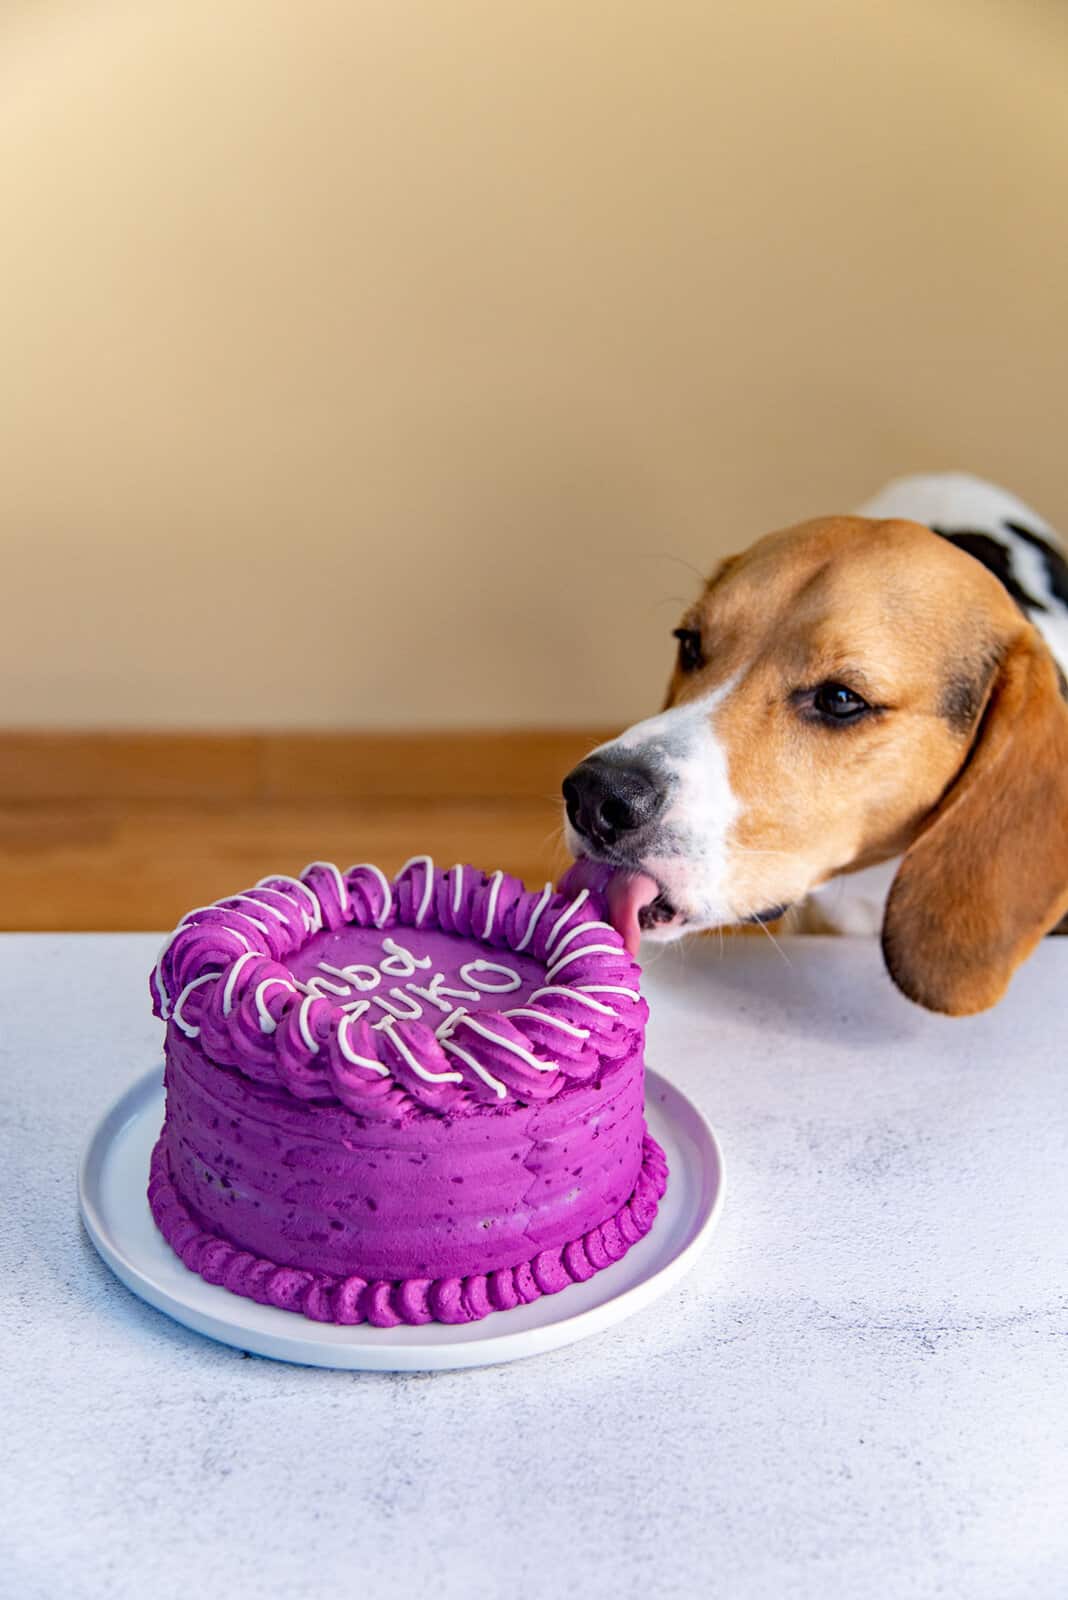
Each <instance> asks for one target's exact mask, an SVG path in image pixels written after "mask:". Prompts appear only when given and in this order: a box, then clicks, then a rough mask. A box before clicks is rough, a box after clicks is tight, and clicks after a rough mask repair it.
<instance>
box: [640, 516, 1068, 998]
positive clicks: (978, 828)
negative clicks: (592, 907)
mask: <svg viewBox="0 0 1068 1600" xmlns="http://www.w3.org/2000/svg"><path fill="white" fill-rule="evenodd" d="M683 625H684V626H685V627H687V628H694V629H699V630H700V633H701V636H702V640H703V641H704V644H705V651H706V656H707V659H708V665H707V666H706V667H704V668H702V669H699V670H698V671H696V672H690V673H687V674H683V673H682V672H680V671H678V670H676V672H675V674H674V675H673V677H672V680H671V684H670V686H669V691H668V698H667V704H668V705H669V706H670V705H674V704H678V703H680V702H682V701H685V700H688V699H690V698H692V697H694V696H697V695H703V694H707V693H708V692H709V691H710V690H711V689H713V688H715V687H717V686H720V685H724V684H726V683H728V682H730V681H731V680H736V681H734V682H733V686H732V687H731V689H730V692H729V694H728V695H727V697H726V699H725V700H724V701H723V703H722V704H721V706H720V708H719V710H718V712H717V717H716V731H717V735H718V737H719V738H720V739H721V740H722V742H723V743H724V745H725V747H726V749H727V752H728V760H729V768H730V781H731V786H732V788H733V790H734V792H735V793H736V794H737V796H738V797H739V799H740V801H741V802H742V808H743V809H742V812H741V820H740V822H739V825H738V827H737V829H736V832H735V835H734V838H733V840H732V862H733V865H732V890H733V899H734V901H735V902H736V903H737V905H738V907H739V909H740V910H742V911H743V912H744V911H745V910H753V911H755V910H759V908H760V907H761V906H764V905H767V904H768V903H777V902H779V901H781V900H785V899H789V898H791V896H796V897H797V898H800V897H801V896H803V894H804V893H805V892H806V891H807V890H808V889H810V888H811V887H813V886H814V885H815V884H818V883H821V882H824V881H826V880H827V879H828V878H831V877H833V876H835V875H837V874H839V873H842V872H849V871H854V870H857V869H859V868H862V867H865V866H869V865H872V864H874V863H875V862H878V861H884V860H887V859H890V858H892V857H894V856H896V855H898V854H900V853H901V852H902V851H904V852H905V859H904V862H903V864H902V867H901V870H900V872H899V873H898V876H897V878H896V880H895V883H894V887H893V890H892V892H891V895H890V899H889V902H888V906H887V911H886V919H885V925H884V932H883V944H884V950H885V952H886V960H887V965H888V967H889V970H890V972H891V975H892V976H893V978H894V980H895V982H896V983H897V984H898V985H899V986H900V987H901V988H902V989H903V990H904V992H905V993H906V994H908V995H909V996H910V997H911V998H913V999H915V1000H918V1001H919V1002H920V1003H921V1004H923V1005H926V1006H928V1007H930V1008H932V1009H935V1010H939V1011H945V1012H950V1013H953V1014H957V1015H959V1014H965V1013H968V1012H972V1011H979V1010H982V1009H984V1008H985V1007H987V1006H990V1005H993V1004H994V1002H995V1001H996V1000H997V999H999V998H1000V996H1001V994H1002V993H1003V992H1004V990H1005V987H1006V985H1007V983H1008V981H1009V978H1010V977H1011V975H1012V972H1013V971H1014V969H1015V968H1016V966H1017V965H1018V964H1019V963H1020V962H1021V961H1022V960H1023V959H1024V958H1025V957H1026V956H1027V955H1028V953H1029V952H1030V951H1031V949H1032V948H1033V947H1034V945H1035V944H1036V943H1037V941H1038V940H1039V939H1040V938H1041V936H1042V934H1043V933H1045V932H1046V931H1048V930H1049V929H1050V928H1051V927H1052V926H1053V925H1054V924H1055V923H1056V922H1057V921H1058V920H1059V919H1060V918H1061V917H1063V916H1064V915H1065V914H1066V913H1068V704H1066V703H1065V700H1064V697H1063V695H1062V693H1061V686H1060V684H1059V682H1058V673H1057V668H1056V665H1055V663H1054V661H1053V659H1052V657H1051V656H1050V654H1049V652H1048V650H1047V648H1046V646H1045V644H1044V643H1043V641H1042V639H1041V637H1040V635H1039V634H1038V633H1037V631H1036V630H1035V628H1034V627H1033V626H1032V625H1031V623H1030V622H1029V621H1028V620H1027V618H1026V617H1025V616H1024V615H1023V614H1022V613H1021V611H1020V610H1019V609H1018V608H1017V606H1016V605H1015V603H1014V602H1013V601H1012V599H1011V598H1010V596H1009V595H1008V594H1007V592H1006V590H1005V589H1004V588H1003V587H1002V585H1001V584H1000V583H999V582H998V581H997V579H996V578H995V577H993V576H992V574H991V573H989V572H988V571H987V570H986V569H985V568H984V567H983V566H981V565H980V564H979V563H978V562H976V561H974V560H973V559H972V558H971V557H969V556H967V555H965V554H963V553H962V552H961V551H960V550H958V549H956V548H955V547H954V546H953V545H951V544H948V543H946V542H945V541H943V540H940V539H938V538H937V537H936V536H935V535H934V534H933V533H931V531H930V530H929V529H928V528H925V527H922V526H920V525H919V524H917V523H912V522H904V521H889V522H872V521H870V520H868V519H866V518H861V517H832V518H822V519H819V520H817V521H814V522H808V523H803V524H801V525H800V526H798V527H795V528H790V529H787V530H786V531H785V532H782V533H777V534H772V535H770V536H769V537H768V538H765V539H762V540H760V541H759V542H758V543H757V544H755V545H754V546H753V547H752V548H751V549H750V550H748V551H746V552H745V553H744V554H742V555H740V556H734V557H731V558H730V559H729V560H728V561H727V562H725V563H724V564H723V566H722V567H721V568H720V569H719V571H718V572H717V573H716V574H715V576H714V578H713V579H712V580H710V582H709V584H708V585H707V587H706V589H705V592H704V594H703V596H702V598H701V600H700V601H699V602H698V604H697V605H696V606H695V607H693V608H691V610H690V611H688V612H687V614H686V616H685V618H684V619H683ZM824 680H832V681H842V682H844V683H846V684H848V685H849V686H850V687H852V688H854V689H856V690H857V691H859V692H860V693H861V694H863V695H864V697H865V699H867V700H868V701H869V702H870V703H871V705H873V706H874V707H876V708H877V710H876V712H875V714H874V715H872V716H868V717H865V718H863V719H862V720H861V721H859V722H858V723H857V724H856V725H855V726H848V727H842V728H828V727H826V726H823V725H820V724H819V723H818V722H817V721H806V720H805V719H804V718H803V717H799V716H798V714H797V710H796V703H795V701H794V699H792V697H793V696H795V695H796V694H797V693H799V692H801V691H804V690H805V689H806V688H807V687H810V686H813V685H816V684H818V683H820V682H821V681H824ZM903 773H906V774H907V776H908V781H907V782H905V783H903V782H902V774H903ZM788 863H789V864H790V865H788ZM791 872H793V873H795V875H796V879H797V881H796V884H794V883H791V882H790V873H791ZM784 874H785V876H784Z"/></svg>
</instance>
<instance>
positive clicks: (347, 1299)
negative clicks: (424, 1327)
mask: <svg viewBox="0 0 1068 1600" xmlns="http://www.w3.org/2000/svg"><path fill="white" fill-rule="evenodd" d="M666 1186H667V1162H666V1161H665V1159H664V1152H663V1151H662V1150H661V1148H660V1146H659V1145H658V1144H657V1142H656V1140H655V1139H653V1138H651V1137H650V1136H649V1135H648V1134H646V1136H645V1140H644V1143H643V1146H642V1166H641V1171H640V1172H639V1174H638V1180H637V1182H636V1184H635V1185H634V1191H633V1193H632V1194H631V1196H630V1198H629V1199H628V1200H627V1203H626V1204H625V1205H624V1206H622V1207H621V1208H620V1210H619V1211H617V1212H616V1213H615V1215H614V1216H611V1217H607V1218H606V1219H605V1221H604V1222H602V1223H600V1224H599V1225H598V1226H597V1227H595V1228H591V1229H590V1230H589V1232H588V1233H585V1234H583V1235H582V1236H581V1237H580V1238H577V1239H573V1240H571V1241H570V1243H568V1244H566V1245H565V1246H564V1247H563V1248H562V1249H558V1248H546V1249H544V1250H540V1251H539V1252H538V1254H537V1255H535V1256H532V1257H531V1258H530V1259H529V1260H528V1261H524V1262H523V1263H522V1264H521V1265H520V1266H518V1267H514V1268H513V1267H504V1268H501V1269H499V1270H498V1271H496V1272H478V1273H472V1274H471V1275H470V1276H468V1277H466V1278H433V1279H429V1278H403V1279H400V1280H399V1281H392V1282H391V1281H389V1280H386V1279H378V1280H372V1281H368V1280H367V1279H365V1278H362V1277H357V1276H352V1277H348V1278H330V1277H328V1276H326V1275H324V1274H322V1273H317V1272H310V1271H308V1270H307V1269H303V1268H299V1267H285V1266H280V1265H279V1264H278V1263H277V1262H275V1261H272V1260H270V1258H268V1257H264V1256H255V1255H253V1254H251V1252H249V1251H245V1250H237V1249H235V1247H234V1246H233V1245H232V1244H230V1243H229V1242H228V1241H227V1240H225V1239H222V1238H219V1237H218V1236H217V1235H214V1234H211V1233H209V1232H208V1231H207V1230H205V1229H204V1228H202V1227H201V1226H200V1224H199V1223H198V1222H197V1221H196V1219H195V1218H194V1217H193V1216H192V1215H191V1213H190V1211H189V1209H188V1207H187V1206H186V1205H185V1204H184V1202H183V1201H182V1199H181V1196H180V1195H179V1194H178V1193H177V1191H176V1190H175V1187H174V1184H173V1182H172V1181H171V1175H170V1169H169V1165H168V1161H167V1154H166V1150H165V1149H164V1141H163V1139H162V1138H160V1140H159V1142H158V1144H157V1145H156V1148H155V1150H154V1151H153V1153H152V1171H151V1177H150V1181H149V1187H148V1198H149V1204H150V1206H151V1208H152V1215H153V1217H154V1218H155V1222H156V1226H157V1227H158V1228H159V1230H160V1232H161V1233H162V1235H163V1237H164V1238H165V1239H166V1240H167V1242H168V1244H169V1245H170V1246H171V1248H172V1249H173V1250H174V1252H175V1254H176V1255H177V1256H179V1257H180V1258H181V1260H182V1262H183V1263H184V1264H185V1266H187V1267H188V1268H189V1270H190V1272H196V1273H199V1275H200V1276H201V1277H202V1278H204V1279H205V1280H206V1281H207V1282H208V1283H217V1284H221V1285H222V1286H223V1287H224V1288H226V1289H229V1290H230V1292H231V1293H232V1294H240V1295H244V1296H245V1297H246V1298H247V1299H250V1300H255V1301H257V1303H258V1304H260V1305H269V1306H277V1307H278V1308H279V1309H280V1310H283V1311H296V1312H300V1313H303V1315H304V1316H306V1317H310V1318H311V1319H312V1320H313V1321H315V1322H340V1323H346V1324H351V1323H360V1322H370V1323H372V1324H373V1325H374V1326H375V1327H379V1328H395V1327H397V1326H398V1325H400V1324H401V1323H410V1324H419V1323H424V1322H446V1323H457V1322H475V1321H477V1320H478V1319H479V1318H481V1317H485V1316H488V1315H489V1314H490V1312H492V1311H511V1310H514V1309H515V1307H516V1306H521V1305H529V1304H530V1303H531V1301H533V1300H537V1299H539V1298H540V1297H541V1296H542V1295H543V1294H557V1293H558V1292H559V1291H560V1290H561V1289H566V1288H568V1287H569V1286H570V1285H571V1284H573V1283H584V1282H585V1281H586V1279H587V1278H592V1277H593V1275H594V1273H596V1272H600V1271H601V1270H603V1268H605V1267H610V1266H611V1265H612V1264H613V1262H616V1261H619V1260H621V1259H622V1257H623V1256H625V1255H626V1253H627V1251H628V1250H629V1249H630V1248H631V1246H632V1245H635V1244H637V1243H638V1241H639V1240H640V1239H642V1238H643V1237H644V1236H645V1234H647V1233H648V1231H649V1229H650V1228H651V1227H652V1225H653V1223H654V1221H655V1220H656V1213H657V1207H658V1205H659V1201H660V1197H661V1196H662V1195H663V1193H664V1190H665V1188H666Z"/></svg>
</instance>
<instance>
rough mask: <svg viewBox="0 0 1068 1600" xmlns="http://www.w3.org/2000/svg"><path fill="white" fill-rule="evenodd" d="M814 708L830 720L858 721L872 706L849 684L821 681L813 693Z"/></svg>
mask: <svg viewBox="0 0 1068 1600" xmlns="http://www.w3.org/2000/svg"><path fill="white" fill-rule="evenodd" d="M812 709H813V711H815V712H816V713H817V715H818V716H821V717H823V718H825V719H826V720H827V721H828V722H856V720H857V718H858V717H862V716H863V715H864V713H865V711H870V710H871V706H870V705H869V704H868V702H867V701H866V700H865V699H864V698H863V697H862V696H861V695H859V694H857V693H855V691H854V690H852V689H850V688H849V686H848V685H847V684H844V683H821V684H820V685H819V687H818V688H817V689H816V690H815V691H814V693H813V696H812Z"/></svg>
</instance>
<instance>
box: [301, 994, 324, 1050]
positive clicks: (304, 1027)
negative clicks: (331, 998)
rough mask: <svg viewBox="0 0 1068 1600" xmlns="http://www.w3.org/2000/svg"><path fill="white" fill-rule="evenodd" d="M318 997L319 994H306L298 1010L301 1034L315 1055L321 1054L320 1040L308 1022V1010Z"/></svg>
mask: <svg viewBox="0 0 1068 1600" xmlns="http://www.w3.org/2000/svg"><path fill="white" fill-rule="evenodd" d="M318 998H319V996H318V995H315V994H307V995H305V996H304V999H303V1000H302V1001H301V1002H300V1010H299V1011H298V1012H297V1027H298V1028H299V1029H300V1036H301V1038H302V1039H303V1040H304V1043H305V1044H306V1045H307V1046H308V1049H309V1050H310V1051H311V1053H312V1055H313V1056H317V1055H318V1054H319V1041H318V1039H316V1038H314V1037H313V1036H312V1031H311V1027H310V1026H309V1022H308V1011H309V1009H310V1008H311V1007H312V1006H313V1005H314V1004H315V1002H316V1000H317V999H318Z"/></svg>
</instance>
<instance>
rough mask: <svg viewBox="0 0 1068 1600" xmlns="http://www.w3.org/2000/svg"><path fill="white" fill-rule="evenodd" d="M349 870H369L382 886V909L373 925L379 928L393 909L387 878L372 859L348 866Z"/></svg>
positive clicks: (391, 892)
mask: <svg viewBox="0 0 1068 1600" xmlns="http://www.w3.org/2000/svg"><path fill="white" fill-rule="evenodd" d="M349 871H350V872H370V873H373V875H374V876H375V877H376V878H377V879H378V881H379V883H380V884H381V886H382V910H381V911H380V912H379V914H378V916H377V917H376V918H375V927H376V928H380V927H381V926H382V924H383V923H384V922H385V920H386V918H387V917H388V916H389V914H390V912H391V911H392V910H393V890H392V889H391V888H390V886H389V879H388V878H387V877H386V875H385V873H384V872H383V871H382V868H381V867H376V866H375V864H374V862H373V861H360V862H358V863H357V865H356V866H354V867H350V868H349Z"/></svg>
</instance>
